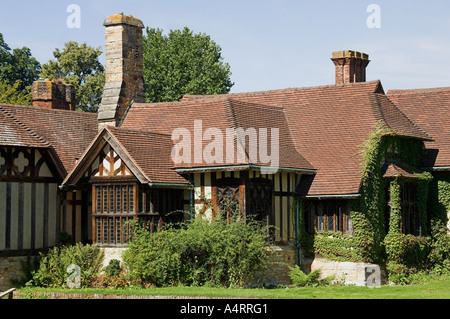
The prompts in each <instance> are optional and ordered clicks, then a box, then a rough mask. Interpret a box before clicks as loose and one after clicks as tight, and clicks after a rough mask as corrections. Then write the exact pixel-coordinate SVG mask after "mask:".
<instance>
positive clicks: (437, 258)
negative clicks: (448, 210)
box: [430, 221, 450, 270]
mask: <svg viewBox="0 0 450 319" xmlns="http://www.w3.org/2000/svg"><path fill="white" fill-rule="evenodd" d="M431 235H432V237H433V240H432V243H431V253H430V263H431V265H432V266H440V267H442V265H444V264H450V235H449V234H448V233H447V227H446V225H445V224H444V223H442V222H439V221H438V222H435V223H432V226H431ZM444 268H445V267H444ZM449 270H450V267H449Z"/></svg>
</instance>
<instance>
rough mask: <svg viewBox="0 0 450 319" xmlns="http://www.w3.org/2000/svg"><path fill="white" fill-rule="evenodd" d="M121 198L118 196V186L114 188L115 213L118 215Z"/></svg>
mask: <svg viewBox="0 0 450 319" xmlns="http://www.w3.org/2000/svg"><path fill="white" fill-rule="evenodd" d="M120 204H121V196H120V186H116V213H120V211H121V210H120V206H121V205H120Z"/></svg>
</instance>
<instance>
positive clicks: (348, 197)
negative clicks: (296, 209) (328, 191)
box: [297, 194, 361, 200]
mask: <svg viewBox="0 0 450 319" xmlns="http://www.w3.org/2000/svg"><path fill="white" fill-rule="evenodd" d="M359 197H361V194H342V195H339V194H336V195H303V196H297V198H302V199H318V200H321V199H334V198H337V199H340V198H342V199H353V198H359Z"/></svg>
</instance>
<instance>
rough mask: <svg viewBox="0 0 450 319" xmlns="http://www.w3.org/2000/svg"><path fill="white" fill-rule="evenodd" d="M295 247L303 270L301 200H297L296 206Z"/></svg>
mask: <svg viewBox="0 0 450 319" xmlns="http://www.w3.org/2000/svg"><path fill="white" fill-rule="evenodd" d="M295 221H296V222H295V247H296V248H297V250H298V266H299V267H300V269H302V268H303V267H302V251H301V248H300V239H299V227H300V200H299V199H298V198H297V199H296V204H295Z"/></svg>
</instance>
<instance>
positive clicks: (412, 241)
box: [384, 234, 431, 270]
mask: <svg viewBox="0 0 450 319" xmlns="http://www.w3.org/2000/svg"><path fill="white" fill-rule="evenodd" d="M384 243H385V246H386V254H387V262H388V263H389V262H392V263H396V264H401V265H405V266H407V267H411V268H415V269H417V270H419V269H425V268H426V266H427V260H428V255H429V253H430V250H431V246H430V243H429V238H427V237H417V236H413V235H404V234H388V235H387V236H386V237H385V240H384Z"/></svg>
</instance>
